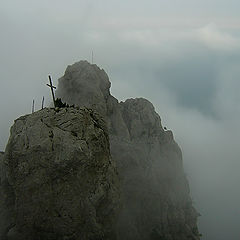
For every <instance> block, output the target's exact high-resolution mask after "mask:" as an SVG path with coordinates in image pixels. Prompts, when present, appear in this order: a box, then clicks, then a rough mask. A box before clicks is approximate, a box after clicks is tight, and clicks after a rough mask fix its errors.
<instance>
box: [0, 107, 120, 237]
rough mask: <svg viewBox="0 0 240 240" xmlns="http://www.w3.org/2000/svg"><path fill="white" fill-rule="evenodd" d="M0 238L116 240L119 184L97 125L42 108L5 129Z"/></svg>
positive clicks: (90, 115) (95, 118) (73, 113)
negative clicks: (3, 208) (6, 135)
mask: <svg viewBox="0 0 240 240" xmlns="http://www.w3.org/2000/svg"><path fill="white" fill-rule="evenodd" d="M1 169H2V170H3V171H2V172H4V173H5V174H4V175H1V191H2V192H3V193H4V195H6V196H7V197H8V199H9V200H10V201H6V199H2V197H1V199H0V200H1V202H3V205H4V204H5V205H4V206H5V212H3V211H2V209H1V216H3V215H5V217H4V218H5V221H4V223H1V225H0V230H1V232H0V233H1V238H0V239H1V240H3V239H9V240H10V239H14V240H67V239H68V240H70V239H71V240H90V239H92V240H95V239H99V240H100V239H107V240H114V239H116V230H115V225H116V224H115V223H116V216H117V214H118V209H119V204H120V202H119V199H120V191H119V181H118V175H117V173H116V167H115V163H114V161H113V160H112V159H111V156H110V149H109V138H108V135H107V131H106V126H105V123H104V121H103V120H102V119H101V117H100V116H99V114H97V113H96V112H94V111H92V110H90V109H86V108H83V109H80V110H78V109H76V108H63V109H60V110H57V111H56V110H54V109H43V110H41V111H38V112H35V113H33V114H31V115H26V116H23V117H20V118H19V119H17V120H16V121H15V124H14V125H13V127H12V128H11V135H10V138H9V142H8V145H7V147H6V152H5V154H4V158H3V161H2V164H1Z"/></svg>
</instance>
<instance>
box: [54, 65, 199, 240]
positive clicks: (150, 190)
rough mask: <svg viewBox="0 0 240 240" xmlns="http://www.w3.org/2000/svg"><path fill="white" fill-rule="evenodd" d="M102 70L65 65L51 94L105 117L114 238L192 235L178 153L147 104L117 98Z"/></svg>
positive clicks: (193, 220) (193, 222) (157, 239)
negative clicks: (113, 178) (119, 199)
mask: <svg viewBox="0 0 240 240" xmlns="http://www.w3.org/2000/svg"><path fill="white" fill-rule="evenodd" d="M110 86H111V84H110V82H109V79H108V76H107V74H106V73H105V71H104V70H102V69H100V68H98V67H97V66H96V65H92V64H89V63H88V62H86V61H80V62H78V63H75V64H73V65H71V66H68V67H67V69H66V72H65V74H64V76H63V77H62V78H61V79H59V84H58V89H57V96H58V97H61V98H62V100H63V101H64V102H67V103H69V104H76V105H78V106H87V107H91V108H93V109H96V110H97V111H98V112H99V113H100V114H101V115H102V116H103V117H104V119H105V121H106V122H107V127H108V132H109V137H110V147H111V154H112V156H113V158H114V159H115V160H116V162H117V168H118V171H119V173H120V178H121V182H122V189H123V200H124V201H123V208H122V210H121V213H120V216H119V220H118V230H117V231H118V239H119V240H122V239H124V240H187V239H189V240H193V239H194V240H197V239H199V233H198V228H197V215H198V214H197V212H196V210H195V209H194V208H193V206H192V201H191V197H190V193H189V186H188V181H187V179H186V177H185V174H184V171H183V166H182V154H181V150H180V148H179V147H178V145H177V143H176V142H175V141H174V138H173V134H172V132H171V131H165V130H164V129H163V128H162V125H161V119H160V117H159V115H158V114H157V113H156V112H155V110H154V107H153V105H152V104H151V103H150V102H149V101H147V100H146V99H143V98H136V99H128V100H126V101H125V102H121V103H119V102H118V100H117V99H115V98H114V97H113V96H112V95H111V94H110Z"/></svg>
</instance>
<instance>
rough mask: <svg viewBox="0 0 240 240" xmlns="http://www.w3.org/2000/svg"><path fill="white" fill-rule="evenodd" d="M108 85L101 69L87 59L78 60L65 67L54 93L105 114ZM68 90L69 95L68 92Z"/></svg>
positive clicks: (107, 80)
mask: <svg viewBox="0 0 240 240" xmlns="http://www.w3.org/2000/svg"><path fill="white" fill-rule="evenodd" d="M110 86H111V83H110V81H109V79H108V76H107V74H106V73H105V71H104V70H103V69H100V68H99V67H98V66H97V65H95V64H90V63H88V62H87V61H80V62H77V63H75V64H73V65H71V66H68V67H67V69H66V71H65V74H64V76H63V77H62V78H61V79H59V84H58V90H57V93H56V94H57V96H61V98H62V100H63V101H64V102H68V103H69V104H76V103H78V105H79V106H86V107H91V108H94V109H96V110H97V111H98V112H100V113H101V114H102V115H106V114H107V109H106V100H107V99H108V97H109V96H110V92H109V89H110ZM70 92H71V96H70V95H69V94H68V93H70Z"/></svg>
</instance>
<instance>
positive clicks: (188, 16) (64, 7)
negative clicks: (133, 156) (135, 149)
mask: <svg viewBox="0 0 240 240" xmlns="http://www.w3.org/2000/svg"><path fill="white" fill-rule="evenodd" d="M137 3H138V4H137ZM137 3H136V1H130V2H125V1H122V2H121V3H119V2H117V1H109V0H107V1H106V2H102V1H101V2H100V1H97V0H95V1H73V0H72V1H69V2H68V3H65V2H63V1H51V3H49V2H47V1H41V3H40V2H35V1H29V0H28V1H27V0H25V1H21V3H20V2H17V1H3V2H2V7H1V9H0V26H1V29H3V32H2V35H1V41H0V51H1V56H0V65H1V71H0V79H1V88H0V98H1V99H0V107H1V121H0V150H1V151H4V148H5V145H6V143H7V140H8V136H9V128H10V126H11V125H12V124H13V121H14V119H16V118H17V117H19V116H20V115H23V114H28V113H30V112H31V107H32V100H33V99H34V100H35V103H36V106H35V109H36V110H37V109H40V106H41V99H42V96H45V98H46V105H48V104H49V103H50V102H51V96H50V91H49V89H48V88H47V86H46V83H47V81H48V79H47V76H48V74H51V76H52V78H53V81H54V84H55V85H56V84H57V79H58V78H60V77H61V76H62V75H63V73H64V71H65V69H66V66H67V65H69V64H72V63H74V62H76V61H79V60H81V59H87V60H88V61H89V62H91V54H92V51H93V53H94V59H93V61H94V63H96V64H97V65H98V66H100V67H101V68H103V69H105V71H106V72H107V73H108V75H109V78H110V81H111V82H112V87H111V92H112V95H114V96H116V97H117V98H118V99H121V100H125V99H126V98H129V97H145V98H147V99H149V100H150V101H152V103H153V104H154V106H155V108H156V111H157V112H158V113H159V115H160V116H161V118H162V122H163V125H164V126H166V127H167V128H168V129H171V130H173V133H174V136H175V139H176V141H177V142H178V143H179V145H180V146H181V149H182V151H183V158H184V168H185V171H186V174H187V177H188V180H189V182H190V186H191V193H192V197H193V200H194V203H195V207H196V208H197V210H198V212H200V213H201V215H202V216H201V217H200V218H199V228H200V232H201V233H202V234H203V237H202V239H204V240H206V239H212V240H223V239H224V240H226V239H231V240H237V239H239V235H240V230H239V226H238V223H239V222H240V221H239V220H240V219H239V218H240V214H239V213H240V210H239V202H240V192H239V191H238V186H237V184H238V182H239V179H240V177H239V174H238V169H239V167H240V162H239V155H240V149H239V146H238V139H239V136H240V130H239V127H238V122H237V121H238V119H239V117H240V108H239V101H240V94H239V91H238V89H239V87H240V81H239V80H238V79H239V78H240V70H239V63H240V36H239V33H238V32H239V27H240V19H239V18H238V13H237V11H236V9H239V8H238V7H239V3H237V2H236V1H233V0H232V1H228V3H224V2H223V1H208V2H207V1H201V3H200V1H199V2H197V1H196V2H194V4H193V3H192V1H189V0H184V1H181V4H180V3H178V1H168V3H164V2H163V1H159V2H156V1H154V0H151V1H149V3H148V4H146V3H144V2H143V1H141V2H137ZM216 4H217V5H218V6H217V7H216ZM136 6H137V7H136Z"/></svg>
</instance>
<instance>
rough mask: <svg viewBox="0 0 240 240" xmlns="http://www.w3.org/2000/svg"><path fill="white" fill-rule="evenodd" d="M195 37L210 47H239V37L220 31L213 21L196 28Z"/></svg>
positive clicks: (223, 48)
mask: <svg viewBox="0 0 240 240" xmlns="http://www.w3.org/2000/svg"><path fill="white" fill-rule="evenodd" d="M197 37H198V38H199V39H200V40H201V41H202V42H203V43H204V44H205V45H206V46H207V47H209V48H211V49H216V50H233V49H236V48H239V47H240V39H238V38H235V37H233V36H232V35H230V34H228V33H226V32H223V31H221V30H220V29H219V28H218V27H217V25H216V24H214V23H210V24H208V25H207V26H205V27H202V28H200V29H198V30H197Z"/></svg>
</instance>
